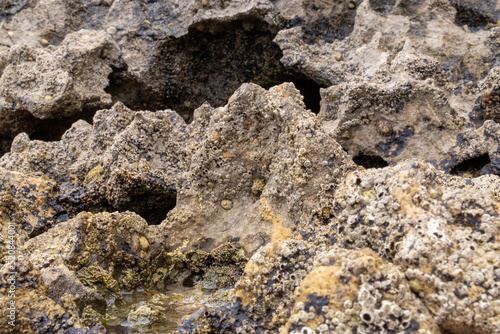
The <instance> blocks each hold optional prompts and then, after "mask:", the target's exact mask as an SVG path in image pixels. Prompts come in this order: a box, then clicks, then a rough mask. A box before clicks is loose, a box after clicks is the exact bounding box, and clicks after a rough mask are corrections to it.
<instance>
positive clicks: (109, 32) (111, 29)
mask: <svg viewBox="0 0 500 334" xmlns="http://www.w3.org/2000/svg"><path fill="white" fill-rule="evenodd" d="M106 32H107V33H108V34H110V35H114V34H116V28H115V27H109V28H108V29H106Z"/></svg>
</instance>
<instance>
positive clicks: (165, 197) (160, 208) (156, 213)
mask: <svg viewBox="0 0 500 334" xmlns="http://www.w3.org/2000/svg"><path fill="white" fill-rule="evenodd" d="M176 203H177V191H176V190H175V189H171V190H170V191H168V192H165V191H162V192H157V191H151V192H145V193H137V194H133V195H131V196H130V201H128V202H127V203H124V204H122V205H118V206H113V207H114V208H115V209H116V210H120V211H126V210H128V211H133V212H135V213H137V214H138V215H139V216H141V217H142V218H144V219H145V220H146V221H147V222H148V225H159V224H160V223H161V222H162V221H163V220H164V219H165V218H166V217H167V214H168V213H169V212H170V210H172V209H173V208H175V205H176Z"/></svg>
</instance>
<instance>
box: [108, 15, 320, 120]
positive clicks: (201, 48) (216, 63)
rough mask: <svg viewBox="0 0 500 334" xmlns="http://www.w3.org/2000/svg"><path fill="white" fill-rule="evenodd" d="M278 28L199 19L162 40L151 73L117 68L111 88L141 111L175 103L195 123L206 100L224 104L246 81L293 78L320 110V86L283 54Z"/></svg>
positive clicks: (272, 83)
mask: <svg viewBox="0 0 500 334" xmlns="http://www.w3.org/2000/svg"><path fill="white" fill-rule="evenodd" d="M276 33H277V30H276V29H275V28H274V27H272V26H270V25H269V24H268V23H266V22H264V21H259V20H257V19H255V18H241V19H238V20H234V21H230V22H216V21H204V22H201V23H198V24H196V25H194V26H192V27H190V29H189V33H188V34H187V35H185V36H181V37H179V38H173V37H172V38H168V39H166V40H164V41H160V42H159V43H158V45H157V46H156V49H155V50H154V51H153V54H154V56H153V58H152V60H151V63H150V70H149V72H148V73H147V74H146V76H145V78H141V79H138V78H136V77H135V76H134V74H133V72H130V71H120V70H115V71H114V72H113V73H112V74H111V75H110V77H109V78H110V85H109V87H108V88H107V89H106V91H107V92H108V93H109V94H111V95H112V97H113V102H117V101H121V102H123V103H124V104H125V105H127V106H128V107H130V108H132V109H135V110H138V109H143V110H146V109H147V110H163V109H168V108H170V109H172V110H175V111H176V112H177V113H179V114H180V115H181V116H182V117H183V118H184V119H185V120H186V121H188V122H189V121H191V120H192V113H193V111H194V109H196V108H198V107H199V106H200V105H202V104H203V103H204V102H205V101H207V102H209V103H210V105H211V106H213V107H219V106H223V105H225V104H226V103H227V100H228V98H229V97H230V96H231V95H232V94H233V93H234V91H235V90H236V89H237V88H238V87H240V86H241V84H243V83H245V82H253V83H256V84H258V85H260V86H262V87H265V88H269V87H272V86H275V85H278V84H281V83H283V82H293V83H294V84H295V86H296V87H297V88H298V89H299V90H300V91H301V93H302V94H303V95H304V102H305V104H306V106H307V108H309V109H311V110H312V111H313V112H315V113H317V112H319V99H320V95H319V87H320V86H319V85H318V84H317V83H316V82H314V81H313V80H310V79H308V78H306V77H304V76H303V75H301V74H298V73H295V72H293V71H292V70H288V69H286V68H285V67H284V66H283V65H282V64H281V62H280V59H281V57H282V56H283V54H282V52H281V50H280V48H279V47H278V46H277V45H276V44H275V43H274V42H273V39H274V37H275V35H276Z"/></svg>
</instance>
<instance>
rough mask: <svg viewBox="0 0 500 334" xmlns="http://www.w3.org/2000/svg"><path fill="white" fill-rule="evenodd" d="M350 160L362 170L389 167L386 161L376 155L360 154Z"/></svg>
mask: <svg viewBox="0 0 500 334" xmlns="http://www.w3.org/2000/svg"><path fill="white" fill-rule="evenodd" d="M352 160H353V161H354V163H356V165H358V166H362V167H364V168H383V167H387V166H389V164H388V163H387V161H385V160H384V159H382V157H379V156H377V155H365V154H360V155H358V156H355V157H354V158H352Z"/></svg>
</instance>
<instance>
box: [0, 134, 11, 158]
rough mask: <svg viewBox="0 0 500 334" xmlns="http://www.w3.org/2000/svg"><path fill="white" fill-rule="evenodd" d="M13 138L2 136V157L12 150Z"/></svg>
mask: <svg viewBox="0 0 500 334" xmlns="http://www.w3.org/2000/svg"><path fill="white" fill-rule="evenodd" d="M11 144H12V138H10V137H7V136H0V157H1V156H2V155H4V154H5V153H7V152H9V151H10V146H11Z"/></svg>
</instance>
